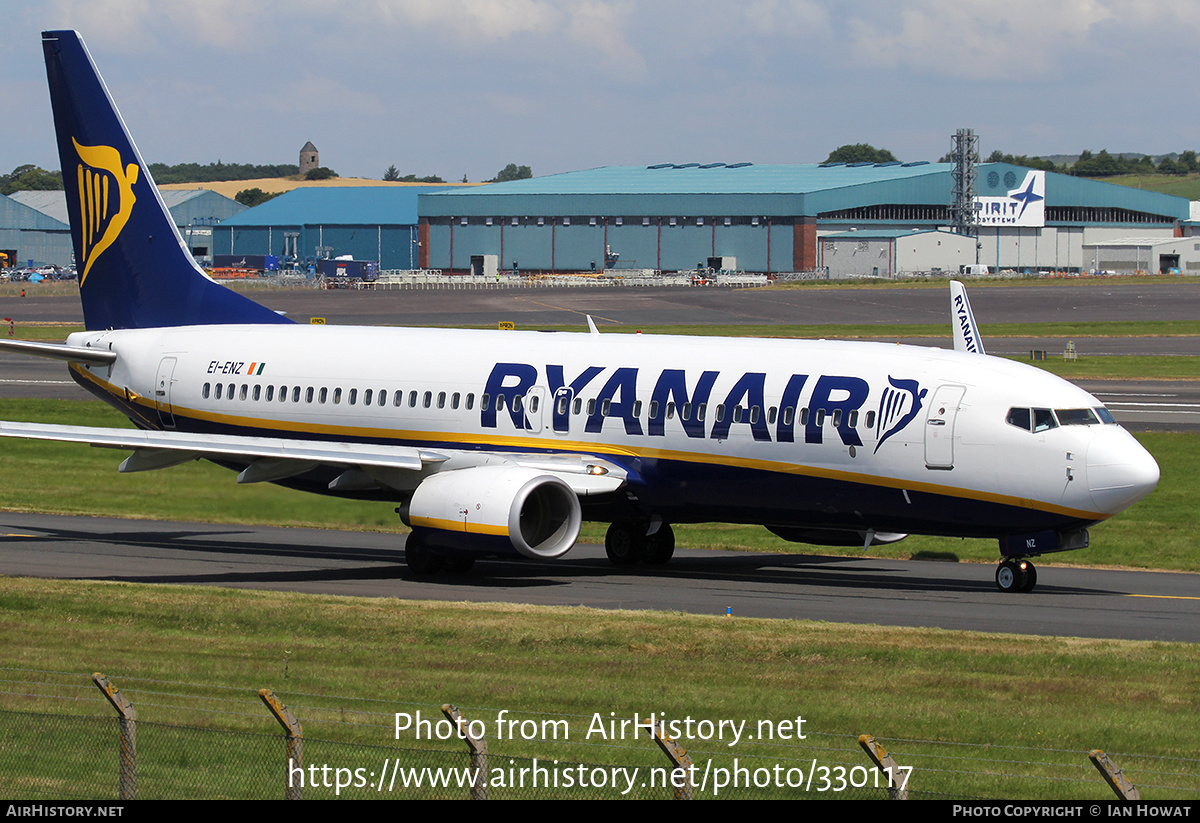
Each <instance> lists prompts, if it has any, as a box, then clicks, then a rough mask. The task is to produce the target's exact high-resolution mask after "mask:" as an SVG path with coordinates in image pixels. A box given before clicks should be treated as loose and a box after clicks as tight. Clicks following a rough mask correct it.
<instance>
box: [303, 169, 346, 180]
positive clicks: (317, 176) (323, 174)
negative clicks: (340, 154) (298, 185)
mask: <svg viewBox="0 0 1200 823" xmlns="http://www.w3.org/2000/svg"><path fill="white" fill-rule="evenodd" d="M337 176H338V175H337V172H336V171H334V170H333V169H330V168H326V167H325V166H317V167H316V168H315V169H309V170H308V174H306V175H304V179H305V180H329V179H330V178H333V177H337Z"/></svg>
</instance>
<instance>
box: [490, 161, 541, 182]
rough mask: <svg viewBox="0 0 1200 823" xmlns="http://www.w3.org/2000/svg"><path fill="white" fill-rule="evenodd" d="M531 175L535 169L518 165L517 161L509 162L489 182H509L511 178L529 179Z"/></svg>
mask: <svg viewBox="0 0 1200 823" xmlns="http://www.w3.org/2000/svg"><path fill="white" fill-rule="evenodd" d="M530 177H533V170H532V169H530V168H529V166H518V165H517V164H516V163H509V164H508V165H507V166H505V167H504V168H502V169H500V171H499V173H498V174H497V175H496V176H495V177H493V178H492V179H491V180H489V181H488V182H489V183H507V182H508V181H509V180H528V179H529V178H530Z"/></svg>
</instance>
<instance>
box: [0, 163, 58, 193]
mask: <svg viewBox="0 0 1200 823" xmlns="http://www.w3.org/2000/svg"><path fill="white" fill-rule="evenodd" d="M62 187H63V182H62V174H61V173H60V172H57V171H46V170H45V169H43V168H39V167H38V166H34V165H31V164H26V165H24V166H17V167H16V168H15V169H13V170H12V174H3V175H0V194H13V193H14V192H18V191H57V190H59V189H61V188H62Z"/></svg>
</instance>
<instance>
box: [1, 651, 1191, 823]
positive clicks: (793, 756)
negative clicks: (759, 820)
mask: <svg viewBox="0 0 1200 823" xmlns="http://www.w3.org/2000/svg"><path fill="white" fill-rule="evenodd" d="M6 672H7V673H8V674H9V675H10V677H9V679H8V680H7V683H8V684H9V688H8V690H7V691H3V692H0V700H2V701H3V708H0V785H3V787H4V789H5V790H6V791H5V795H6V796H8V797H10V798H12V799H19V800H41V801H47V800H92V801H106V800H123V799H125V800H127V799H133V798H136V799H176V800H178V799H282V798H285V797H295V798H302V799H333V798H396V799H400V798H414V799H415V798H421V799H456V798H457V799H467V798H477V799H492V800H501V799H602V798H603V799H609V798H611V799H668V798H672V797H680V798H686V797H690V798H693V799H714V798H716V799H751V798H753V799H764V798H787V799H889V798H891V799H941V800H950V799H954V800H958V799H985V798H995V797H1005V798H1036V799H1043V800H1044V799H1057V800H1062V799H1092V800H1104V799H1112V798H1113V797H1114V794H1113V791H1114V790H1115V788H1116V787H1120V789H1121V791H1123V792H1126V793H1127V796H1139V795H1138V794H1137V793H1140V797H1141V798H1142V799H1145V800H1156V799H1159V800H1161V799H1172V800H1179V799H1191V800H1195V799H1200V769H1198V768H1197V766H1198V765H1200V761H1197V760H1196V759H1187V758H1178V757H1167V756H1161V755H1144V754H1131V753H1110V758H1109V759H1107V760H1108V765H1107V766H1106V768H1107V770H1108V775H1107V776H1105V775H1103V774H1102V773H1101V772H1098V770H1097V769H1098V767H1097V766H1094V765H1093V763H1092V762H1091V761H1090V760H1089V752H1087V751H1079V750H1074V749H1069V748H1061V749H1058V748H1051V747H1044V748H1030V747H1016V746H997V745H993V744H989V743H963V742H950V741H935V740H910V739H893V740H883V741H877V740H873V739H871V738H867V737H866V736H863V737H861V738H860V737H859V736H858V735H856V734H853V733H845V734H836V733H828V732H821V733H817V732H808V731H806V730H805V729H804V728H803V726H802V725H801V724H800V723H798V722H796V721H799V718H796V719H795V720H792V719H786V720H782V719H774V718H757V719H746V720H744V721H743V720H738V721H732V720H730V721H704V720H698V719H695V718H690V717H688V718H670V717H659V716H656V715H647V716H638V715H635V716H633V717H629V718H620V717H616V716H602V715H600V714H594V715H591V716H573V715H562V714H550V713H526V714H520V715H518V714H514V713H512V712H509V711H506V710H503V709H501V710H496V709H492V708H486V707H472V708H463V709H462V710H461V712H460V711H459V710H458V709H455V708H454V707H452V706H443V707H437V706H428V705H420V704H410V703H396V702H384V701H373V700H363V699H361V698H344V697H337V696H329V695H310V694H281V695H280V696H279V697H276V696H275V695H273V694H272V693H270V692H266V691H263V692H261V693H256V692H254V691H253V690H250V689H229V688H228V687H213V686H200V685H196V684H188V683H176V682H164V681H144V680H136V679H133V678H128V679H126V682H127V683H128V684H129V687H130V688H129V694H130V695H131V696H132V699H127V698H125V696H124V695H122V694H121V693H120V691H119V688H120V686H121V685H122V684H121V682H120V679H118V678H114V683H112V684H111V685H109V684H108V681H106V680H104V678H100V677H99V676H93V678H94V679H95V681H96V685H102V689H103V688H104V686H108V691H106V692H105V697H107V698H108V700H109V703H110V704H111V705H110V704H106V703H105V701H104V698H103V697H101V696H100V694H101V690H98V689H96V685H94V684H93V683H92V682H91V681H92V679H93V678H88V677H86V676H83V675H72V674H64V673H46V672H30V671H24V670H13V669H9V670H6ZM268 697H269V698H270V699H271V700H274V701H275V706H276V709H271V710H270V711H268V707H269V706H270V705H271V703H270V701H269V700H268ZM260 698H261V699H260ZM54 701H59V706H58V710H55V711H40V710H39V711H26V710H20V709H19V708H16V706H17V705H18V704H20V703H22V702H28V703H32V704H36V705H39V706H44V705H46V704H47V703H50V702H54ZM122 701H123V702H122ZM264 703H267V704H268V707H264V705H263V704H264ZM121 707H123V708H121ZM289 707H290V708H289ZM139 710H140V711H141V713H142V715H143V717H142V718H138V717H137V713H138V711H139ZM277 710H278V712H279V713H276V712H277ZM272 713H275V717H274V718H273V717H272ZM280 713H282V715H283V716H284V717H286V718H287V722H286V723H285V720H284V719H283V718H281V714H280ZM122 717H123V718H124V719H123V720H122ZM164 717H180V718H182V720H181V721H180V722H179V723H171V722H163V720H162V718H164ZM281 723H283V724H284V726H283V728H281V726H280V724H281ZM289 723H290V724H291V725H290V727H289V725H288V724H289ZM725 723H727V725H723V724H725ZM681 746H683V747H686V751H685V750H684V749H683V748H681ZM885 746H886V748H887V749H888V751H884V747H885ZM1092 754H1093V758H1094V756H1095V754H1097V753H1092ZM1121 769H1123V770H1124V773H1123V774H1122V773H1121V771H1120V770H1121ZM1114 778H1115V779H1116V780H1117V781H1118V782H1117V783H1114V789H1110V788H1109V786H1108V785H1106V780H1108V781H1110V782H1111V781H1112V780H1114ZM1120 781H1124V782H1123V783H1121V782H1120ZM1130 791H1132V792H1133V793H1134V794H1128V792H1130Z"/></svg>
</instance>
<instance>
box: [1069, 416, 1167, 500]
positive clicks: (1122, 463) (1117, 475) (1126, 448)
mask: <svg viewBox="0 0 1200 823" xmlns="http://www.w3.org/2000/svg"><path fill="white" fill-rule="evenodd" d="M1158 478H1159V471H1158V463H1156V462H1155V460H1154V458H1153V457H1152V456H1151V455H1150V452H1148V451H1146V450H1145V449H1144V448H1142V444H1141V443H1139V442H1137V440H1135V439H1134V438H1133V435H1131V434H1130V433H1129V432H1127V431H1125V430H1124V429H1122V428H1120V427H1118V426H1104V427H1103V428H1101V429H1097V430H1096V435H1095V437H1093V438H1092V442H1091V443H1090V444H1088V450H1087V480H1088V489H1089V490H1090V491H1091V493H1092V501H1093V502H1094V503H1095V504H1096V508H1097V510H1098V511H1101V512H1104V513H1106V514H1116V513H1117V512H1119V511H1124V510H1125V509H1127V508H1129V507H1130V506H1132V505H1133V504H1134V503H1136V502H1137V501H1139V500H1141V499H1142V498H1143V497H1145V496H1146V495H1148V494H1150V492H1152V491H1154V487H1155V486H1157V485H1158Z"/></svg>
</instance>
